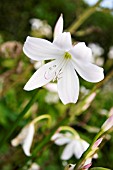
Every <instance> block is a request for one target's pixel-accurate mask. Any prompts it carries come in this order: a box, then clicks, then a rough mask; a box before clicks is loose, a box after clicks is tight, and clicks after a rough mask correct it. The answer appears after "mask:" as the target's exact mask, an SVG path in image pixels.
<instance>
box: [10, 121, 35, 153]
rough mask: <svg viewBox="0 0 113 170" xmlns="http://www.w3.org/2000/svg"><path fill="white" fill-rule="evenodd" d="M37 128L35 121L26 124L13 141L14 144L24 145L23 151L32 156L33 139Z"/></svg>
mask: <svg viewBox="0 0 113 170" xmlns="http://www.w3.org/2000/svg"><path fill="white" fill-rule="evenodd" d="M34 132H35V128H34V124H33V123H29V124H28V125H26V126H25V127H24V128H23V129H22V130H21V132H20V133H19V134H18V136H17V137H16V138H14V139H13V140H12V141H11V144H12V146H14V147H15V146H18V145H19V144H20V145H22V148H23V151H24V153H25V154H26V155H27V156H30V155H31V154H30V148H31V145H32V141H33V136H34Z"/></svg>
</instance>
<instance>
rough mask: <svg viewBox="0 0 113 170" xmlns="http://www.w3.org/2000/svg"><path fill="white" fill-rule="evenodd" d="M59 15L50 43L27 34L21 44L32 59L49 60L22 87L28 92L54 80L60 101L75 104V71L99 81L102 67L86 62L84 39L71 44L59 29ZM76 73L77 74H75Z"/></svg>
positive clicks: (68, 37)
mask: <svg viewBox="0 0 113 170" xmlns="http://www.w3.org/2000/svg"><path fill="white" fill-rule="evenodd" d="M62 30H63V18H62V15H61V16H60V18H59V20H58V21H57V24H56V26H55V31H54V41H53V43H51V42H49V41H47V40H44V39H40V38H33V37H27V39H26V42H25V44H24V47H23V51H24V53H25V54H26V55H27V56H28V57H29V58H31V59H33V60H36V61H42V60H50V59H52V60H53V61H51V62H49V63H47V64H45V65H43V66H42V67H40V68H39V69H38V70H37V71H36V72H35V73H34V74H33V76H32V77H31V78H30V80H29V81H28V82H27V83H26V85H25V87H24V89H25V90H27V91H29V90H33V89H36V88H39V87H41V86H44V85H46V84H47V83H49V82H50V81H51V80H53V81H54V80H57V88H58V94H59V97H60V99H61V101H62V102H63V104H67V103H76V101H77V100H78V95H79V79H78V76H77V73H78V74H79V75H80V76H81V77H82V78H83V79H85V80H86V81H89V82H94V83H96V82H99V81H101V80H102V79H103V78H104V74H103V68H101V67H98V66H96V65H94V64H92V63H91V62H90V59H91V57H92V52H91V49H90V48H88V47H87V46H86V45H85V43H84V42H80V43H78V44H76V45H75V46H73V45H72V41H71V35H70V33H69V32H63V33H62ZM76 72H77V73H76Z"/></svg>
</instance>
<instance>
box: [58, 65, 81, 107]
mask: <svg viewBox="0 0 113 170" xmlns="http://www.w3.org/2000/svg"><path fill="white" fill-rule="evenodd" d="M58 93H59V97H60V99H61V101H62V102H63V104H67V103H76V101H77V100H78V95H79V80H78V76H77V74H76V72H75V70H74V68H73V66H72V65H71V64H70V63H68V64H67V65H66V66H65V68H64V69H63V73H62V74H61V78H60V79H59V80H58Z"/></svg>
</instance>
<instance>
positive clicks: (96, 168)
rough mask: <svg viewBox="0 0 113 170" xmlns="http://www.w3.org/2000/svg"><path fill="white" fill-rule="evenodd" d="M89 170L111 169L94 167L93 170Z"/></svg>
mask: <svg viewBox="0 0 113 170" xmlns="http://www.w3.org/2000/svg"><path fill="white" fill-rule="evenodd" d="M90 170H111V169H108V168H102V167H94V168H91V169H90Z"/></svg>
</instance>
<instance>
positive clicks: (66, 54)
mask: <svg viewBox="0 0 113 170" xmlns="http://www.w3.org/2000/svg"><path fill="white" fill-rule="evenodd" d="M64 58H65V59H71V58H72V57H71V54H69V53H68V52H65V54H64Z"/></svg>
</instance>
